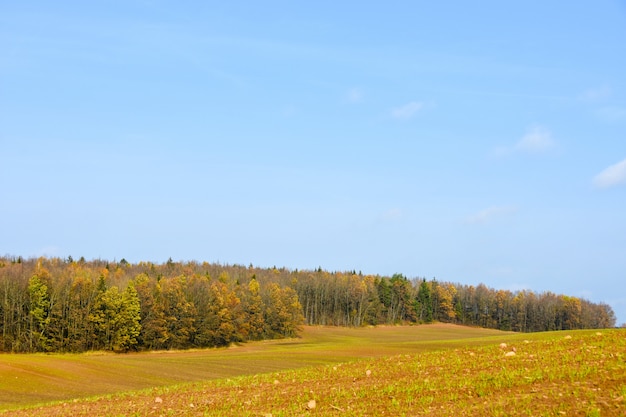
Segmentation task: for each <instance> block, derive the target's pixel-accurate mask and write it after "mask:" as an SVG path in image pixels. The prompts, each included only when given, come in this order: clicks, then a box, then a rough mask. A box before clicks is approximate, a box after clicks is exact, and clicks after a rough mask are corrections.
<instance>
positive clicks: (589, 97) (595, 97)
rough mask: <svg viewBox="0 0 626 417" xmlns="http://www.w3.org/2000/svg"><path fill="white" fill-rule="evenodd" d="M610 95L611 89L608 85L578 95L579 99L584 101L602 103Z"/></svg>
mask: <svg viewBox="0 0 626 417" xmlns="http://www.w3.org/2000/svg"><path fill="white" fill-rule="evenodd" d="M611 94H612V91H611V88H610V87H609V86H608V85H603V86H601V87H597V88H590V89H588V90H587V91H585V92H583V93H582V94H581V95H580V98H581V99H582V100H584V101H602V100H606V99H608V98H609V97H611Z"/></svg>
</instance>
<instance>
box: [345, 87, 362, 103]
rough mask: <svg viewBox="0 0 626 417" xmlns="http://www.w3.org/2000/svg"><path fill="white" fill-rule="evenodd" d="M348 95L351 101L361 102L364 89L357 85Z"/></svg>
mask: <svg viewBox="0 0 626 417" xmlns="http://www.w3.org/2000/svg"><path fill="white" fill-rule="evenodd" d="M347 97H348V101H349V102H350V103H360V102H362V101H363V91H361V89H360V88H356V87H355V88H353V89H351V90H350V91H349V92H348V95H347Z"/></svg>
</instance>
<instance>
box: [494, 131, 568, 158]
mask: <svg viewBox="0 0 626 417" xmlns="http://www.w3.org/2000/svg"><path fill="white" fill-rule="evenodd" d="M555 145H556V143H555V142H554V139H552V134H551V133H550V131H549V130H547V129H546V128H544V127H542V126H533V127H532V128H530V129H529V130H528V132H527V133H526V134H525V135H524V136H522V138H521V139H520V140H519V141H518V142H516V143H515V144H514V145H511V146H500V147H497V148H495V149H494V151H493V155H494V156H498V157H499V156H507V155H511V154H514V153H518V152H521V153H542V152H546V151H548V150H550V149H552V148H553V147H554V146H555Z"/></svg>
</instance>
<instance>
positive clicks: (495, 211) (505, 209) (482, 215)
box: [466, 206, 517, 224]
mask: <svg viewBox="0 0 626 417" xmlns="http://www.w3.org/2000/svg"><path fill="white" fill-rule="evenodd" d="M516 211H517V207H515V206H493V207H489V208H486V209H484V210H481V211H479V212H477V213H474V214H472V215H470V216H468V217H467V218H466V222H467V223H469V224H486V223H489V222H490V221H492V220H493V219H494V218H497V217H501V216H505V215H507V214H512V213H515V212H516Z"/></svg>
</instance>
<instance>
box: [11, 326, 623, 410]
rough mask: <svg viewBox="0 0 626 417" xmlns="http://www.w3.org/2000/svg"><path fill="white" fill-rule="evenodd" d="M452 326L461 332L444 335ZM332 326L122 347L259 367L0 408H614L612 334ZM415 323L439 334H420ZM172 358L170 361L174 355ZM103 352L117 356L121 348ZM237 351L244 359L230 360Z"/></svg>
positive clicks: (616, 373)
mask: <svg viewBox="0 0 626 417" xmlns="http://www.w3.org/2000/svg"><path fill="white" fill-rule="evenodd" d="M420 327H422V329H421V330H420ZM455 329H456V331H458V332H459V334H461V335H464V336H466V337H465V338H464V339H463V340H459V338H457V339H454V338H453V336H452V335H453V333H454V332H455ZM343 330H344V331H346V334H345V335H343V336H342V333H341V332H340V329H334V328H328V329H324V328H313V329H307V332H306V334H305V337H303V338H302V339H299V340H292V341H282V342H263V343H258V344H250V345H246V346H244V347H238V348H234V349H224V350H216V351H203V352H183V353H159V354H143V355H130V356H137V357H140V356H145V357H147V358H150V359H151V360H152V359H154V358H161V357H169V358H171V360H172V361H173V363H178V364H180V363H185V360H187V361H189V362H186V363H187V364H195V365H198V363H199V362H194V360H193V359H191V357H193V355H199V357H201V358H204V359H203V360H206V359H207V355H208V356H209V357H210V356H211V355H215V356H216V357H221V358H222V360H223V361H227V362H225V363H227V364H228V365H229V366H230V365H232V367H233V368H239V369H240V370H241V369H244V368H246V367H250V368H249V369H251V368H253V367H254V366H259V367H260V368H262V369H263V370H262V371H261V372H262V373H260V372H249V373H248V374H247V375H242V376H234V375H235V374H236V373H237V372H234V371H232V369H229V370H230V371H232V375H230V376H223V377H221V378H220V379H216V380H211V381H206V380H205V381H199V382H188V383H180V384H177V385H170V386H167V387H155V388H149V389H144V390H140V391H134V392H127V393H123V394H118V395H113V396H104V397H94V398H91V399H88V400H78V401H68V402H65V403H59V404H56V405H48V406H44V407H41V408H30V409H28V410H24V411H17V410H15V411H12V412H10V413H9V414H10V415H18V416H22V415H29V416H61V415H72V416H87V415H112V416H113V415H115V416H116V415H128V416H132V415H136V416H143V415H151V414H154V415H175V416H187V415H189V416H196V415H197V416H231V415H240V416H270V415H271V416H272V417H276V416H300V415H314V414H317V415H329V416H330V415H337V416H340V415H341V416H379V415H411V416H413V415H432V416H474V415H487V416H510V415H532V416H541V415H545V416H560V415H568V416H571V415H580V416H594V415H599V416H622V415H626V401H625V400H624V398H625V395H626V332H625V331H623V330H608V331H603V332H602V333H599V332H596V331H577V332H568V333H564V332H554V333H541V334H505V333H495V334H493V333H492V334H489V333H481V331H480V329H467V328H455V327H447V326H432V327H430V326H417V327H414V328H410V327H407V328H394V327H391V328H376V329H343ZM420 331H425V332H426V334H428V332H432V333H430V334H431V335H433V337H435V336H434V335H435V334H438V336H437V337H440V338H441V337H443V338H444V339H436V338H433V339H428V337H426V336H425V333H420ZM446 335H447V336H446ZM417 336H419V337H417ZM445 337H448V338H447V339H445ZM501 343H505V344H506V346H504V345H503V346H501ZM349 352H352V353H351V354H350V353H349ZM513 353H514V354H513ZM180 355H182V358H179V359H180V360H181V361H182V362H179V359H177V358H178V357H179V356H180ZM187 355H190V357H187ZM77 356H81V355H77ZM108 356H109V357H111V358H115V359H116V360H120V358H126V357H127V356H128V355H126V356H116V355H108ZM83 357H84V355H83ZM103 357H105V358H107V359H108V357H107V355H104V356H103ZM183 358H186V359H183ZM239 359H242V360H244V359H245V360H247V361H248V362H247V363H246V364H245V365H241V364H240V363H239V362H238V360H239ZM215 360H216V362H214V363H217V359H215ZM159 363H160V362H159ZM307 363H309V365H307ZM222 365H224V362H222ZM282 365H284V367H282V369H281V366H282ZM311 365H314V366H311ZM185 366H187V365H184V366H183V368H184V367H185ZM273 366H274V368H275V369H270V368H272V367H273ZM224 372H225V373H226V372H227V371H226V370H224Z"/></svg>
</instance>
